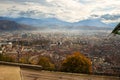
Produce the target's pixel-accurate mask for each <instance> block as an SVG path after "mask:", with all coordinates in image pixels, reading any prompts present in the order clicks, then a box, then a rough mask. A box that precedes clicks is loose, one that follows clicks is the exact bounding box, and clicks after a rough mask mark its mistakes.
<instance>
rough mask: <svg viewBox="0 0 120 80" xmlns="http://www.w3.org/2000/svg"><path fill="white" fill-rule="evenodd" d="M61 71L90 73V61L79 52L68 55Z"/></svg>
mask: <svg viewBox="0 0 120 80" xmlns="http://www.w3.org/2000/svg"><path fill="white" fill-rule="evenodd" d="M61 70H62V71H64V72H73V73H91V72H92V64H91V60H90V59H88V58H87V57H85V56H84V55H83V54H81V53H79V52H75V53H74V54H72V55H69V56H68V57H67V58H66V59H65V60H64V61H63V62H62V67H61Z"/></svg>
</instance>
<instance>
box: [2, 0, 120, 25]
mask: <svg viewBox="0 0 120 80" xmlns="http://www.w3.org/2000/svg"><path fill="white" fill-rule="evenodd" d="M0 16H8V17H30V18H57V19H60V20H63V21H67V22H77V21H80V20H85V19H93V18H99V19H100V20H101V21H103V22H108V23H109V22H119V21H120V0H0Z"/></svg>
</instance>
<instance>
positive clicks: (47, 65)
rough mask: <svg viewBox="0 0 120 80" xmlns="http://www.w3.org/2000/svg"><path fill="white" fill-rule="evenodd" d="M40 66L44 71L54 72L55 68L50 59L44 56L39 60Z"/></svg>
mask: <svg viewBox="0 0 120 80" xmlns="http://www.w3.org/2000/svg"><path fill="white" fill-rule="evenodd" d="M38 64H39V65H41V66H42V68H43V69H44V70H54V68H55V66H54V64H53V63H52V62H51V61H50V59H49V58H47V57H43V56H42V57H40V58H39V62H38Z"/></svg>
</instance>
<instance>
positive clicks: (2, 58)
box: [0, 54, 14, 62]
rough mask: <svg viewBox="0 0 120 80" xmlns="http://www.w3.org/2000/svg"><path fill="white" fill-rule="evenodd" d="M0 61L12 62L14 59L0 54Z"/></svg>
mask: <svg viewBox="0 0 120 80" xmlns="http://www.w3.org/2000/svg"><path fill="white" fill-rule="evenodd" d="M0 61H6V62H14V59H13V58H12V57H10V56H8V55H3V54H0Z"/></svg>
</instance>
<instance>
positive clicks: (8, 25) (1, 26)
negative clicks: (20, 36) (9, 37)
mask: <svg viewBox="0 0 120 80" xmlns="http://www.w3.org/2000/svg"><path fill="white" fill-rule="evenodd" d="M14 30H32V27H31V26H28V25H24V24H19V23H16V22H15V21H10V20H0V31H14Z"/></svg>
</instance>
